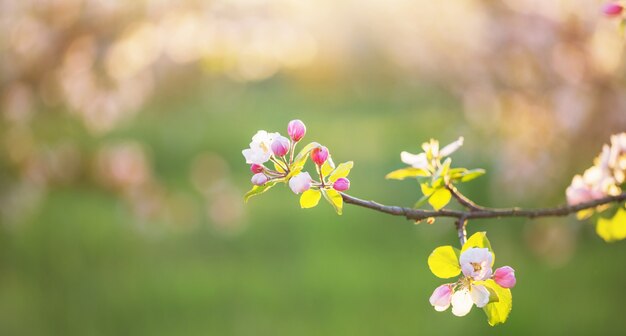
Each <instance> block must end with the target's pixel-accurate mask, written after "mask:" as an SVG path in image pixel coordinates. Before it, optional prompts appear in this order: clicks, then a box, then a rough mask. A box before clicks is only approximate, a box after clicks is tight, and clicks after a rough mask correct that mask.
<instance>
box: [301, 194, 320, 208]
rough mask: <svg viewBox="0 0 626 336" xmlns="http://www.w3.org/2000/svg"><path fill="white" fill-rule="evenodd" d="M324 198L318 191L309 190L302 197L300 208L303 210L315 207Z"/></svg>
mask: <svg viewBox="0 0 626 336" xmlns="http://www.w3.org/2000/svg"><path fill="white" fill-rule="evenodd" d="M320 198H322V194H321V193H320V191H319V190H317V189H309V190H307V191H305V192H303V193H302V195H301V196H300V207H301V208H303V209H308V208H313V207H315V206H316V205H317V204H318V203H319V201H320Z"/></svg>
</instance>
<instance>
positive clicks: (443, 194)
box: [428, 188, 452, 211]
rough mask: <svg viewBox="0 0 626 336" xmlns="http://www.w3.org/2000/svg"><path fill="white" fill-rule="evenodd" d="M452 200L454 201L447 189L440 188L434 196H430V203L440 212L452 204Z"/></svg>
mask: <svg viewBox="0 0 626 336" xmlns="http://www.w3.org/2000/svg"><path fill="white" fill-rule="evenodd" d="M450 199H452V194H451V193H450V191H449V190H448V189H445V188H439V189H437V190H436V191H435V192H434V193H432V195H430V197H429V198H428V203H429V204H430V205H431V206H432V207H433V209H435V210H437V211H438V210H440V209H442V208H443V207H445V206H446V205H447V204H448V203H450Z"/></svg>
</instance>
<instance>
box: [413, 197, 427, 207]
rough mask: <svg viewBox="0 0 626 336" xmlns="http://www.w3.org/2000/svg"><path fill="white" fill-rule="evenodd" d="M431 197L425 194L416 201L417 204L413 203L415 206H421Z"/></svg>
mask: <svg viewBox="0 0 626 336" xmlns="http://www.w3.org/2000/svg"><path fill="white" fill-rule="evenodd" d="M429 197H430V195H424V196H422V197H421V198H420V199H419V200H417V202H415V205H413V207H414V208H419V207H421V206H422V205H424V204H426V202H427V201H428V198H429Z"/></svg>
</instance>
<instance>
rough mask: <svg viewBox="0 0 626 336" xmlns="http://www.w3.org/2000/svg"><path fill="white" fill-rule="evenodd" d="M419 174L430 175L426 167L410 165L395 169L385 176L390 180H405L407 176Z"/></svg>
mask: <svg viewBox="0 0 626 336" xmlns="http://www.w3.org/2000/svg"><path fill="white" fill-rule="evenodd" d="M418 176H430V173H429V172H428V171H426V170H424V169H420V168H413V167H409V168H402V169H398V170H394V171H392V172H391V173H389V174H387V175H385V178H386V179H388V180H404V179H405V178H407V177H418Z"/></svg>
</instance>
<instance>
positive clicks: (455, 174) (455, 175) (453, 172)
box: [449, 168, 468, 180]
mask: <svg viewBox="0 0 626 336" xmlns="http://www.w3.org/2000/svg"><path fill="white" fill-rule="evenodd" d="M467 172H468V169H467V168H451V169H450V171H449V174H450V178H451V179H453V180H455V179H460V178H461V177H463V175H465V174H466V173H467Z"/></svg>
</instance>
